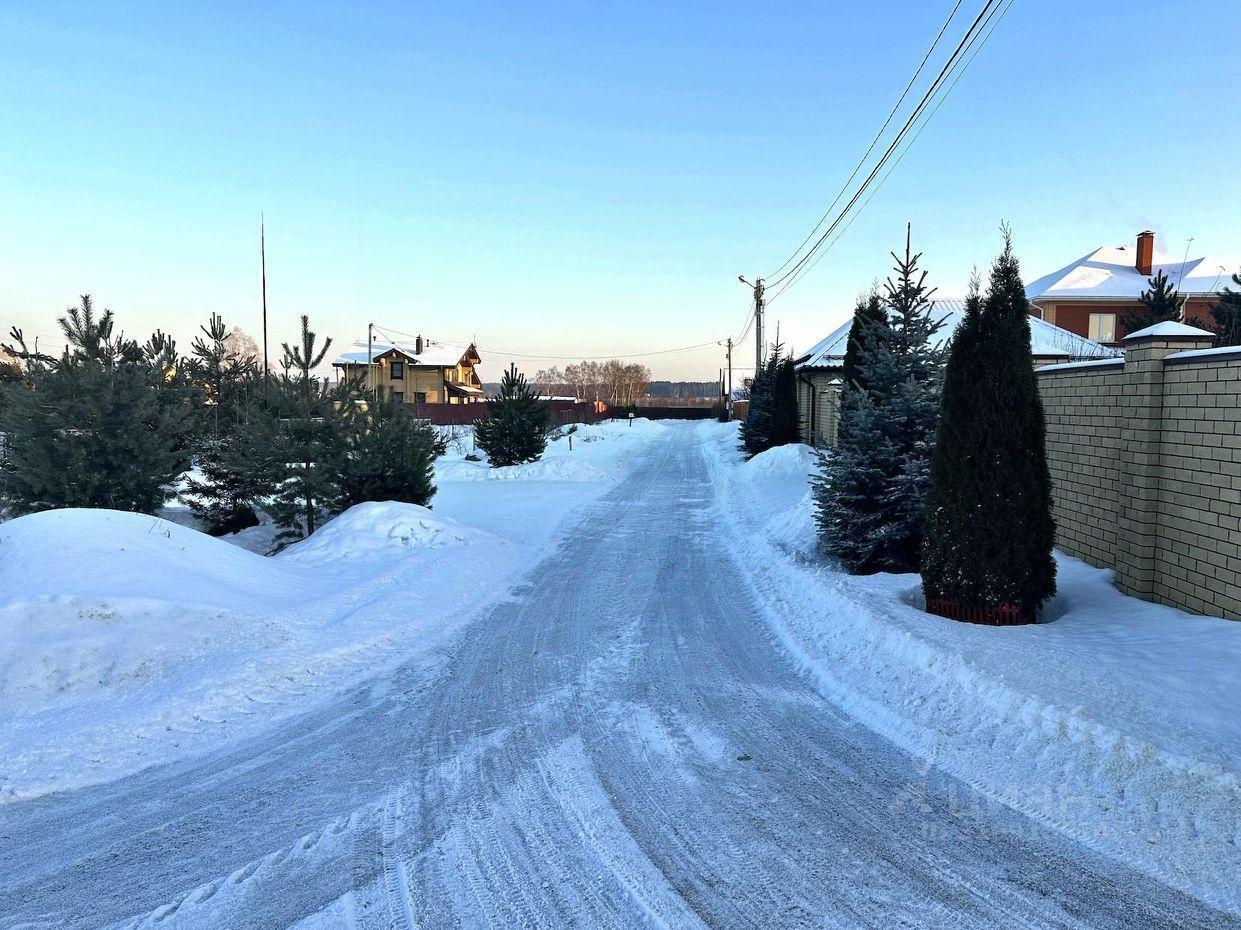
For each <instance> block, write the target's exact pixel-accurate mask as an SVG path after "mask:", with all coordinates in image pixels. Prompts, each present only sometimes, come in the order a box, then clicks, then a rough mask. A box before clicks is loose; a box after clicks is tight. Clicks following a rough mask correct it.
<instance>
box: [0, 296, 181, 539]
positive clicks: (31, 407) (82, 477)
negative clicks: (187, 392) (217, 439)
mask: <svg viewBox="0 0 1241 930" xmlns="http://www.w3.org/2000/svg"><path fill="white" fill-rule="evenodd" d="M59 324H60V328H61V331H62V332H63V333H64V335H65V338H66V340H67V341H68V343H69V345H68V346H67V348H66V349H65V351H64V353H63V354H62V355H61V357H60V358H58V359H51V358H48V357H46V356H43V357H34V356H32V355H31V354H30V353H25V354H26V356H27V358H28V360H29V362H30V364H29V366H28V369H27V377H26V379H24V380H23V381H20V382H12V383H10V384H7V385H5V386H4V391H5V403H4V404H3V405H0V406H2V407H3V414H2V415H0V432H3V433H5V434H6V441H5V443H4V447H3V454H2V457H0V473H2V478H3V481H2V482H0V483H2V485H3V487H4V496H5V504H6V506H7V507H8V508H9V509H10V512H12V513H14V514H22V513H31V512H34V511H39V510H49V509H54V508H60V507H107V508H111V509H115V510H129V511H137V512H140V513H153V512H154V511H155V510H156V509H158V508H159V507H161V506H163V503H164V501H165V499H166V498H167V496H168V493H169V491H170V488H171V487H172V485H173V483H174V482H175V480H176V479H177V477H178V476H179V475H180V474H181V472H183V471H184V470H185V469H186V467H188V463H189V456H188V453H187V452H186V448H187V445H188V440H187V436H188V434H189V422H190V418H189V415H188V412H187V411H186V410H185V409H183V408H182V406H181V405H180V404H179V403H169V402H167V400H166V398H164V397H162V396H161V391H163V390H164V389H166V388H168V383H167V382H166V381H161V379H162V378H164V377H165V376H166V372H164V371H163V370H162V369H160V368H157V367H154V365H155V363H157V362H158V359H153V360H152V362H153V364H151V365H149V364H148V363H147V357H146V356H145V355H144V353H143V351H142V349H141V347H139V346H138V345H137V343H135V342H133V341H131V340H127V339H125V338H124V337H123V336H117V335H114V333H113V328H114V320H113V315H112V312H111V311H110V310H106V311H104V313H103V314H102V315H100V316H98V317H96V315H95V311H94V306H93V304H92V302H91V299H90V297H89V296H84V297H83V298H82V303H81V306H80V307H72V308H70V309H69V311H68V312H67V313H66V315H65V316H64V317H62V318H61V319H60V321H59ZM16 335H20V334H16ZM159 346H160V348H161V352H162V350H163V348H165V346H164V344H163V343H159ZM22 351H23V352H24V347H23V350H22ZM161 357H164V356H162V355H161Z"/></svg>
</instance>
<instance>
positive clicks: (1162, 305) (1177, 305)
mask: <svg viewBox="0 0 1241 930" xmlns="http://www.w3.org/2000/svg"><path fill="white" fill-rule="evenodd" d="M1147 284H1148V285H1149V287H1147V289H1146V290H1144V291H1143V292H1142V293H1141V295H1140V296H1139V297H1138V304H1139V306H1138V307H1137V308H1135V309H1133V310H1130V311H1128V312H1127V313H1126V314H1125V315H1124V318H1123V320H1122V322H1123V323H1124V327H1125V333H1136V332H1137V331H1138V330H1139V329H1146V327H1148V326H1154V325H1155V324H1156V323H1165V322H1167V321H1169V320H1179V319H1180V318H1181V307H1182V305H1183V304H1184V303H1185V301H1184V300H1183V299H1182V298H1181V295H1180V294H1178V293H1177V290H1176V288H1175V287H1173V286H1172V284H1171V283H1170V282H1169V281H1168V276H1167V275H1166V274H1164V271H1163V269H1162V268H1160V269H1159V271H1158V272H1157V273H1156V274H1155V276H1154V277H1153V278H1150V279H1149V280H1148V281H1147Z"/></svg>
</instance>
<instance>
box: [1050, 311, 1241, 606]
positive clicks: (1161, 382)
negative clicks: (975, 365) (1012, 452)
mask: <svg viewBox="0 0 1241 930" xmlns="http://www.w3.org/2000/svg"><path fill="white" fill-rule="evenodd" d="M1211 338H1212V337H1211V335H1210V334H1209V333H1205V332H1203V331H1202V330H1195V329H1192V328H1190V327H1187V326H1180V325H1179V324H1161V325H1160V326H1158V327H1152V328H1151V329H1150V330H1143V331H1142V332H1140V333H1136V334H1134V335H1133V336H1130V337H1129V338H1128V339H1126V341H1125V358H1124V359H1123V360H1119V359H1117V360H1104V361H1093V362H1079V363H1076V364H1069V365H1051V366H1048V367H1044V368H1040V369H1039V370H1038V383H1039V391H1040V393H1041V395H1042V398H1043V408H1044V411H1045V413H1046V417H1047V458H1048V464H1049V466H1050V468H1051V477H1052V482H1053V483H1054V497H1055V515H1056V525H1057V536H1056V544H1057V546H1059V548H1060V549H1062V550H1063V551H1064V552H1067V553H1069V554H1070V555H1075V556H1078V557H1079V558H1082V559H1084V560H1085V561H1087V562H1089V563H1090V564H1091V565H1096V566H1102V567H1108V568H1114V569H1115V570H1116V586H1117V587H1118V588H1119V589H1120V590H1121V591H1124V592H1125V593H1126V594H1132V595H1134V596H1136V597H1141V598H1145V599H1146V600H1151V601H1156V602H1158V603H1161V604H1171V605H1173V606H1176V607H1181V608H1184V609H1185V610H1190V611H1194V612H1195V613H1202V614H1209V615H1212V616H1217V617H1229V618H1231V619H1241V566H1239V564H1238V559H1241V405H1239V404H1238V398H1239V397H1241V349H1226V350H1221V349H1209V348H1208V347H1209V346H1210V345H1211Z"/></svg>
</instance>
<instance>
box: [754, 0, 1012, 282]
mask: <svg viewBox="0 0 1241 930" xmlns="http://www.w3.org/2000/svg"><path fill="white" fill-rule="evenodd" d="M1013 2H1014V0H1007V2H1005V3H1004V4H1003V9H1000V8H999V7H996V8H995V10H992V14H991V16H989V17H988V20H987V22H985V23H984V24H983V26H984V28H986V27H987V25H988V23H990V28H989V29H987V32H986V34H985V35H983V33H982V31H981V30H980V31H979V32H978V33H976V34H975V37H974V40H975V41H974V43H973V44H972V49H973V50H972V52H970V56H969V58H968V59H959V60H958V61H959V62H960V61H961V60H964V64H963V65H961V67H960V68H959V69H955V71H956V75H955V77H954V78H953V80H952V83H951V84H949V85H948V89H947V90H946V91H944V93H943V94H942V95H940V97H939V100H938V101H937V102H936V104H935V107H934V109H932V110H931V111H930V112H929V113H928V114H926V115H924V116H923V118H922V121H921V124H920V125H919V126H918V130H917V132H915V133H914V134H913V136H912V137H910V139H909V141H908V142H907V143H906V144H905V146H904V148H903V149H902V150H901V153H900V155H899V156H897V159H896V161H894V162H893V163H892V165H891V167H889V168H888V170H887V171H886V172H885V173H884V175H883V177H882V178H880V179H879V182H878V183H877V184H876V185H875V186H874V188H872V189H871V191H870V193H869V194H868V195H867V197H866V200H864V201H863V202H862V206H861V207H859V208H858V209H857V210H855V211H854V212H853V214H852V215H851V216H850V217H849V221H848V222H847V223H846V224H845V225H844V227H843V228H842V229H841V230H840V232H838V233H837V234H836V236H835V237H834V238H833V239H832V241H831V242H829V243H828V244H827V246H826V247H824V248H823V250H822V251H820V252H819V254H818V255H816V256H815V258H814V261H812V262H810V263H809V264H807V265H806V266H804V267H803V268H802V270H801V271H800V272H799V273H798V274H797V275H796V276H795V277H794V278H793V279H792V280H790V281H788V282H787V283H785V284H784V285H783V286H782V287H781V288H780V289H779V290H778V291H776V293H775V294H773V295H772V297H771V299H770V300H768V301H767V303H768V304H769V305H770V304H772V303H774V302H775V300H776V299H777V298H778V297H780V295H781V294H783V293H784V292H785V291H787V290H788V289H789V288H790V287H792V286H793V285H794V284H796V283H797V282H798V281H800V280H801V279H802V278H803V277H805V276H806V275H807V274H808V273H809V272H810V271H811V270H812V269H813V268H814V267H815V265H817V264H818V263H819V262H820V261H822V260H823V258H824V256H826V255H827V253H828V252H830V251H831V250H832V247H833V246H835V245H836V243H837V242H839V241H840V239H841V237H842V236H844V234H845V233H846V232H848V231H849V227H850V226H852V225H853V221H854V220H856V219H857V218H858V216H859V215H860V214H861V213H862V211H863V210H865V209H866V206H867V204H869V203H870V202H871V200H872V199H873V198H874V196H875V194H877V193H878V192H879V190H880V188H882V187H883V185H884V183H885V182H886V181H887V180H888V178H890V177H891V176H892V172H893V171H895V170H896V168H897V167H898V166H899V165H900V163H901V162H902V161H904V160H905V156H906V155H908V154H909V150H910V149H912V148H913V147H914V145H915V144H916V143H917V141H918V138H919V137H920V136H921V135H922V133H923V130H925V129H926V127H927V124H929V123H930V122H931V120H933V119H934V118H935V114H936V113H938V112H939V108H940V107H942V106H943V105H944V101H946V100H947V99H948V97H949V96H950V95H951V94H952V91H953V89H954V88H955V87H956V86H957V83H958V82H959V81H960V80H961V78H962V76H963V75H964V74H965V72H966V70H968V69H969V66H970V65H971V64H973V62H974V59H975V58H977V57H978V53H979V52H981V51H982V49H983V46H985V45H986V44H987V41H988V40H989V39H990V38H991V36H992V34H993V33H994V32H995V30H996V28H997V27H998V26H999V25H1000V22H1001V21H1002V20H1003V19H1004V17H1005V16H1006V15H1007V14H1008V11H1009V10H1010V9H1011V8H1012V5H1013ZM996 10H998V11H999V15H998V16H996V15H995V12H996ZM992 17H994V22H991V19H992ZM980 37H981V38H980ZM966 51H970V47H967V49H966ZM954 68H955V66H954Z"/></svg>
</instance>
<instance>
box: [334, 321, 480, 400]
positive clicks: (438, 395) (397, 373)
mask: <svg viewBox="0 0 1241 930" xmlns="http://www.w3.org/2000/svg"><path fill="white" fill-rule="evenodd" d="M368 355H369V358H370V368H369V378H370V381H369V382H368V383H369V385H370V386H372V387H374V388H375V390H376V391H377V392H378V394H379V396H380V397H392V398H394V399H396V400H399V401H401V402H402V403H406V404H473V403H478V402H480V401H482V400H483V399H484V398H483V383H482V381H480V380H479V377H478V374H477V373H476V371H475V368H476V366H477V365H478V363H479V361H480V359H479V357H478V350H477V349H475V348H474V345H473V344H472V343H471V344H468V345H467V344H464V343H459V342H435V341H433V340H430V339H423V338H422V337H421V336H419V337H418V338H416V339H415V340H413V341H412V342H387V341H383V342H379V341H376V342H373V343H371V345H370V348H369V350H368V348H367V344H366V342H365V341H362V342H355V343H354V344H353V348H351V349H349V350H348V351H346V352H342V353H341V354H340V355H339V356H338V357H337V358H336V360H335V361H333V362H332V367H333V368H335V369H336V371H337V374H338V377H340V378H342V379H352V380H358V381H363V382H367V378H368V369H367V358H368Z"/></svg>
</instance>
